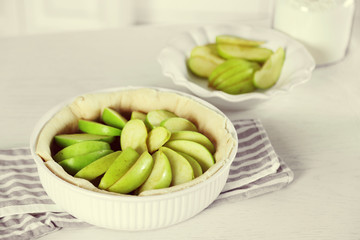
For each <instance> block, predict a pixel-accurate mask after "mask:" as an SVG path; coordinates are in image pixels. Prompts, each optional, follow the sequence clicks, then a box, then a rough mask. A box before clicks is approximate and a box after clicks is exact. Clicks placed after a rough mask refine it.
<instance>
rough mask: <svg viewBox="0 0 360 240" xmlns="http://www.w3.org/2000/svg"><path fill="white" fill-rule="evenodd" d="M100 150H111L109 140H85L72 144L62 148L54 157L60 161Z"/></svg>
mask: <svg viewBox="0 0 360 240" xmlns="http://www.w3.org/2000/svg"><path fill="white" fill-rule="evenodd" d="M98 150H110V145H109V143H107V142H101V141H84V142H79V143H75V144H72V145H70V146H68V147H66V148H63V149H61V150H60V151H59V152H57V153H56V154H55V156H54V157H53V158H54V160H55V161H56V162H60V161H62V160H65V159H67V158H72V157H75V156H80V155H84V154H87V153H90V152H95V151H98Z"/></svg>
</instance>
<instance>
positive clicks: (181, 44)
mask: <svg viewBox="0 0 360 240" xmlns="http://www.w3.org/2000/svg"><path fill="white" fill-rule="evenodd" d="M221 34H227V35H235V36H240V37H243V38H249V39H259V40H265V41H267V42H266V43H265V44H264V45H263V46H264V47H267V48H270V49H272V50H274V51H275V50H276V49H277V48H278V47H284V48H285V50H286V59H285V62H284V66H283V70H282V73H281V76H280V79H279V80H278V81H277V83H276V84H275V85H274V86H273V87H271V88H270V89H267V90H256V91H255V92H251V93H245V94H239V95H230V94H227V93H224V92H222V91H217V90H214V89H212V88H209V87H208V85H207V81H206V80H205V79H201V78H198V77H196V76H195V75H193V74H192V73H191V72H190V71H188V68H187V66H186V60H187V59H188V58H189V56H190V52H191V50H192V49H193V48H194V47H195V46H199V45H205V44H208V43H214V42H215V37H216V36H217V35H221ZM158 61H159V63H160V65H161V67H162V71H163V74H164V75H165V76H167V77H170V78H171V79H172V80H173V82H174V83H175V84H176V85H179V86H183V87H185V88H187V89H189V90H190V91H191V92H193V93H194V94H196V95H198V96H200V97H202V98H205V99H206V100H207V101H208V102H210V103H212V104H214V105H216V106H218V107H221V108H226V109H247V108H252V107H254V105H255V104H258V103H260V102H263V101H265V100H268V99H270V98H272V97H273V96H275V95H277V94H279V93H284V92H288V91H289V90H291V89H292V88H294V87H295V86H298V85H299V84H302V83H305V82H306V81H308V80H309V79H310V78H311V74H312V71H313V69H314V68H315V61H314V59H313V57H312V56H311V54H310V53H309V52H308V51H307V49H306V48H305V47H304V46H303V45H302V44H300V43H299V42H297V41H295V40H294V39H292V38H290V37H289V36H287V35H285V34H283V33H281V32H278V31H276V30H273V29H269V28H261V27H251V26H245V25H216V26H204V27H200V28H197V29H194V30H191V31H189V32H185V33H183V34H181V35H179V36H176V37H174V38H173V39H172V40H171V41H170V42H169V43H168V45H167V46H166V47H165V48H164V49H162V51H161V52H160V55H159V57H158Z"/></svg>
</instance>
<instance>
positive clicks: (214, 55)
mask: <svg viewBox="0 0 360 240" xmlns="http://www.w3.org/2000/svg"><path fill="white" fill-rule="evenodd" d="M193 57H202V58H205V59H206V60H207V61H210V62H213V63H214V64H216V65H219V64H221V63H223V62H224V61H225V60H224V59H223V58H221V57H220V56H219V55H218V52H217V49H216V44H213V43H211V44H206V45H202V46H196V47H194V48H193V49H192V50H191V53H190V58H193Z"/></svg>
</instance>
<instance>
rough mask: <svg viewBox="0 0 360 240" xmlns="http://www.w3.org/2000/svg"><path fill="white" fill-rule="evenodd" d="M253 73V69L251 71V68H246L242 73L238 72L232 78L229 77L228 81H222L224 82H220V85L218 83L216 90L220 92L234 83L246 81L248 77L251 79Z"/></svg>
mask: <svg viewBox="0 0 360 240" xmlns="http://www.w3.org/2000/svg"><path fill="white" fill-rule="evenodd" d="M253 73H254V69H252V68H248V69H246V70H244V71H242V72H238V73H236V74H234V75H233V76H231V77H229V78H228V79H224V81H222V82H221V83H219V84H218V85H217V86H216V89H218V90H222V89H224V88H227V87H229V86H232V85H234V84H236V83H239V82H243V81H245V80H246V79H248V78H249V77H251V76H252V75H253Z"/></svg>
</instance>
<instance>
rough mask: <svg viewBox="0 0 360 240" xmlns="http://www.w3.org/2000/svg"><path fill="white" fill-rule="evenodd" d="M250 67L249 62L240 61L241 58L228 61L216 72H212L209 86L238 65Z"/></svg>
mask: <svg viewBox="0 0 360 240" xmlns="http://www.w3.org/2000/svg"><path fill="white" fill-rule="evenodd" d="M242 64H243V65H246V66H247V65H248V64H249V62H248V61H246V60H244V59H240V58H231V59H228V60H226V61H225V62H224V63H222V64H220V65H219V66H217V67H216V68H215V69H214V71H212V72H211V74H210V76H209V85H212V83H213V82H214V80H215V79H216V78H217V77H218V76H220V74H222V73H224V72H225V71H228V70H229V69H231V68H233V67H236V66H238V65H242Z"/></svg>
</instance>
